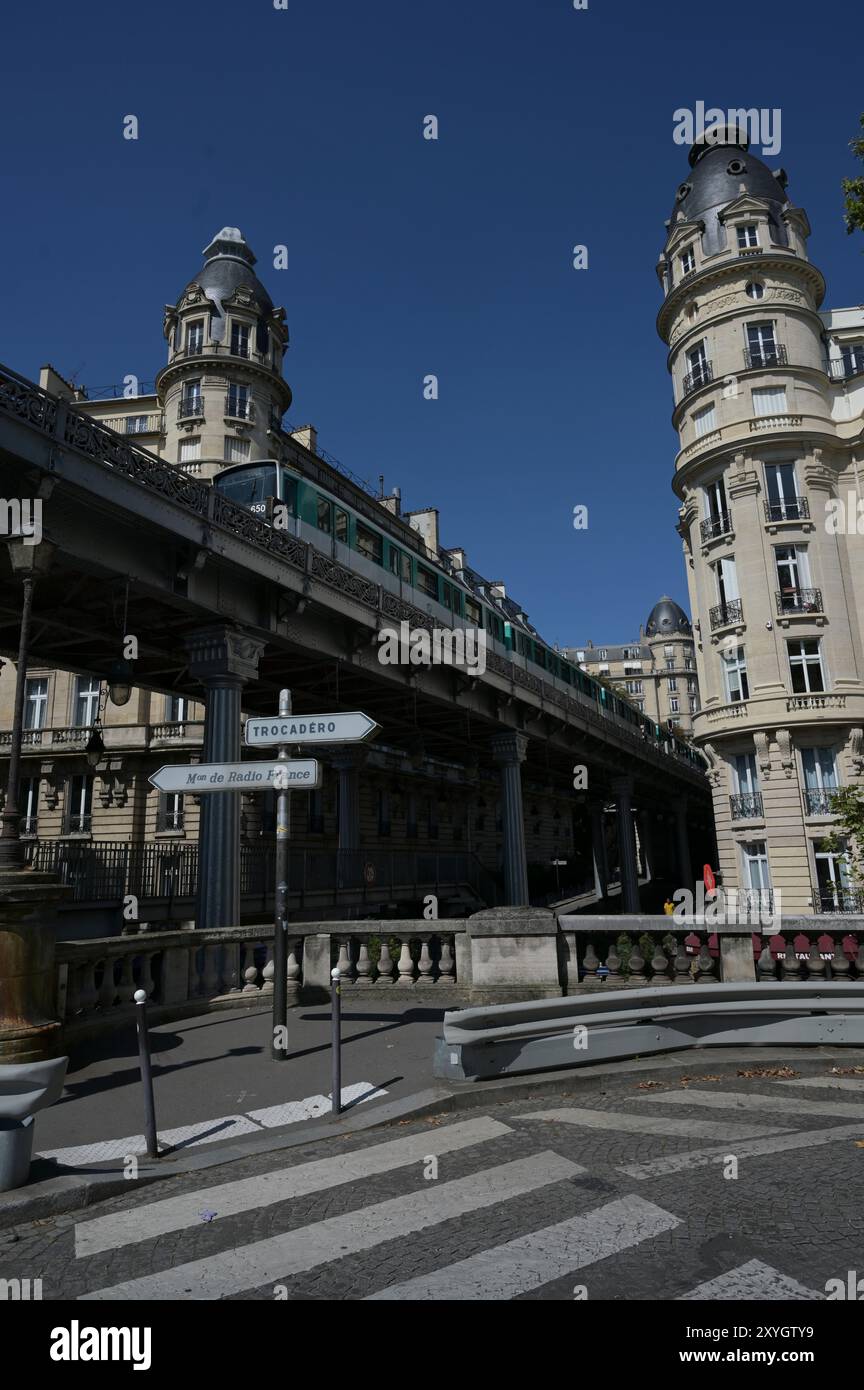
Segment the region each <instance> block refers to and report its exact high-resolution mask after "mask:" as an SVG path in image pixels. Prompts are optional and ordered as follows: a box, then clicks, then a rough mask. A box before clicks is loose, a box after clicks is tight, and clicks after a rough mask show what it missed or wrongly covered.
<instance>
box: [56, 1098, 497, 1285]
mask: <svg viewBox="0 0 864 1390" xmlns="http://www.w3.org/2000/svg"><path fill="white" fill-rule="evenodd" d="M511 1133H512V1130H510V1129H509V1127H508V1126H507V1125H504V1124H501V1123H500V1122H499V1121H498V1120H492V1119H489V1118H488V1117H486V1116H482V1117H480V1118H479V1119H476V1120H466V1121H464V1122H463V1123H461V1124H453V1125H447V1126H446V1127H444V1128H442V1129H439V1130H435V1131H433V1132H431V1133H423V1134H416V1135H406V1136H405V1138H403V1139H394V1140H392V1141H390V1142H389V1143H386V1144H375V1145H373V1146H372V1147H371V1148H365V1149H358V1150H357V1151H356V1152H355V1153H351V1154H338V1155H334V1157H332V1158H322V1159H319V1160H317V1161H316V1162H313V1163H301V1164H298V1165H297V1166H296V1167H293V1168H281V1169H277V1170H276V1171H275V1172H271V1173H262V1174H260V1175H259V1176H257V1177H254V1178H241V1179H239V1180H238V1181H236V1182H229V1183H221V1184H218V1185H216V1186H213V1187H204V1188H199V1189H198V1190H197V1191H195V1192H189V1193H184V1194H183V1195H182V1196H178V1197H167V1198H165V1199H163V1200H162V1201H156V1202H150V1203H148V1204H146V1205H142V1206H137V1207H131V1208H129V1209H128V1210H126V1211H118V1212H112V1213H111V1214H110V1215H108V1216H97V1217H94V1218H93V1220H91V1221H82V1222H79V1223H78V1224H77V1225H76V1227H75V1253H76V1255H77V1256H78V1257H79V1258H83V1257H85V1256H88V1255H94V1254H97V1253H98V1252H99V1251H101V1250H113V1249H117V1248H119V1247H121V1246H125V1245H130V1244H132V1243H133V1242H135V1241H142V1240H150V1239H152V1238H153V1237H154V1236H160V1235H165V1234H166V1233H167V1232H168V1231H180V1230H183V1229H185V1228H188V1227H191V1226H198V1225H200V1224H201V1220H202V1215H201V1214H202V1212H211V1211H212V1212H215V1213H216V1217H215V1219H220V1218H223V1217H226V1216H235V1215H237V1214H238V1213H241V1212H244V1211H252V1210H255V1211H257V1210H260V1208H261V1207H265V1206H272V1205H273V1204H274V1203H276V1202H285V1201H288V1200H289V1199H290V1198H292V1197H301V1196H304V1195H306V1194H308V1193H310V1192H323V1191H324V1190H325V1189H326V1188H329V1187H337V1186H338V1185H339V1184H340V1183H348V1182H355V1181H359V1180H361V1179H363V1178H368V1177H372V1176H373V1175H374V1174H376V1173H387V1172H392V1171H394V1170H395V1169H397V1168H405V1167H407V1166H408V1165H410V1164H412V1163H417V1164H419V1163H422V1161H423V1159H424V1158H426V1157H427V1155H436V1156H443V1155H444V1154H447V1153H456V1152H457V1151H458V1150H459V1149H464V1148H468V1147H470V1146H471V1145H473V1144H483V1143H486V1142H488V1141H489V1140H490V1139H497V1138H499V1137H500V1136H501V1135H502V1134H511Z"/></svg>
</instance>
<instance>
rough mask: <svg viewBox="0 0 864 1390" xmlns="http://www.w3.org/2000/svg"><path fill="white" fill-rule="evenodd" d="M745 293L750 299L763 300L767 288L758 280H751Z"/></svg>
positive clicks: (745, 287) (745, 288)
mask: <svg viewBox="0 0 864 1390" xmlns="http://www.w3.org/2000/svg"><path fill="white" fill-rule="evenodd" d="M744 293H745V294H746V296H747V298H748V299H761V298H762V297H763V295H764V294H765V286H764V285H762V284H760V283H759V281H758V280H751V281H750V283H749V284H747V285H745V286H744Z"/></svg>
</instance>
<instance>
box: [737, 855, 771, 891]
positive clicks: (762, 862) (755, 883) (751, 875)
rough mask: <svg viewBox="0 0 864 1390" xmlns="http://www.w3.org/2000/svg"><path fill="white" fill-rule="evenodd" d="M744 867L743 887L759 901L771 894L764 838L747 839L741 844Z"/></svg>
mask: <svg viewBox="0 0 864 1390" xmlns="http://www.w3.org/2000/svg"><path fill="white" fill-rule="evenodd" d="M741 856H742V859H743V868H744V878H743V882H744V887H745V889H746V890H748V891H749V892H750V893H753V894H755V895H757V896H758V899H759V900H760V901H764V900H765V899H766V898H767V899H770V896H771V875H770V872H769V869H768V853H767V850H766V848H765V841H764V840H748V841H747V842H745V843H744V844H743V845H742V846H741Z"/></svg>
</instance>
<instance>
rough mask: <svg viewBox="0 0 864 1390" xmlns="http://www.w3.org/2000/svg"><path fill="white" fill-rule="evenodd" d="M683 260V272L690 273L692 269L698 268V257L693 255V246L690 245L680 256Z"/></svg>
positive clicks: (683, 273)
mask: <svg viewBox="0 0 864 1390" xmlns="http://www.w3.org/2000/svg"><path fill="white" fill-rule="evenodd" d="M678 259H679V260H680V262H681V274H682V275H689V274H690V272H691V270H695V269H696V257H695V256H694V255H693V248H692V246H688V247H687V250H686V251H684V252H683V253H682V254H681V255H680V256H679V258H678Z"/></svg>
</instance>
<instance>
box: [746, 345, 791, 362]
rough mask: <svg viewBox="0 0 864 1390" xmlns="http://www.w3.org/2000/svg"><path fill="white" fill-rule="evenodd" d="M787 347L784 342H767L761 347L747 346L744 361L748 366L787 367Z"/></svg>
mask: <svg viewBox="0 0 864 1390" xmlns="http://www.w3.org/2000/svg"><path fill="white" fill-rule="evenodd" d="M786 362H787V358H786V348H785V346H784V344H783V343H765V344H764V345H763V346H762V347H760V348H745V349H744V363H745V366H747V367H785V366H786Z"/></svg>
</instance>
